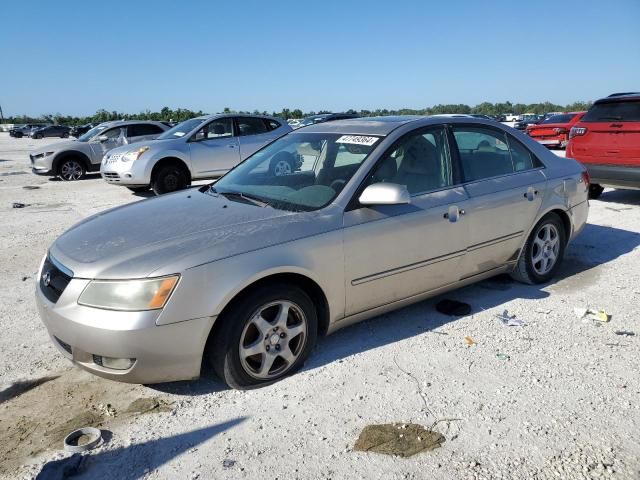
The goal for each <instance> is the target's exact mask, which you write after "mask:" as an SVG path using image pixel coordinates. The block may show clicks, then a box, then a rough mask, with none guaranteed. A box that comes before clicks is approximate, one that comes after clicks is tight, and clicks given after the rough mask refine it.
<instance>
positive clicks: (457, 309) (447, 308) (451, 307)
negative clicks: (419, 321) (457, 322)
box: [436, 298, 471, 317]
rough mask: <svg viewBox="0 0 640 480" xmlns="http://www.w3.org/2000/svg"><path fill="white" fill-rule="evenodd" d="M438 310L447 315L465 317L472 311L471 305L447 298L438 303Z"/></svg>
mask: <svg viewBox="0 0 640 480" xmlns="http://www.w3.org/2000/svg"><path fill="white" fill-rule="evenodd" d="M436 310H437V311H439V312H440V313H443V314H445V315H450V316H456V317H463V316H465V315H469V314H470V313H471V305H469V304H468V303H464V302H459V301H457V300H451V299H449V298H445V299H444V300H440V301H439V302H438V303H436Z"/></svg>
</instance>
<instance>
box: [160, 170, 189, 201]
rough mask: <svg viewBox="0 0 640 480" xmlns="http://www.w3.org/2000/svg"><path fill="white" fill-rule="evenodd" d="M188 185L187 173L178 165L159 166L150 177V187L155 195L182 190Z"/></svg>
mask: <svg viewBox="0 0 640 480" xmlns="http://www.w3.org/2000/svg"><path fill="white" fill-rule="evenodd" d="M188 186H189V173H188V172H186V171H185V169H184V167H181V166H180V165H166V166H164V167H160V169H159V170H158V171H157V172H156V173H155V175H154V176H153V178H152V179H151V188H152V189H153V193H155V194H156V195H163V194H165V193H170V192H175V191H177V190H182V189H183V188H187V187H188Z"/></svg>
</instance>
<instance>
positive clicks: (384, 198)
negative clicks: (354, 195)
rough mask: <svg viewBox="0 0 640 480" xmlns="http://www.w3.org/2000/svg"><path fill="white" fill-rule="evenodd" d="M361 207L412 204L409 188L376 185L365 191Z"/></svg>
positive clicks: (361, 199) (385, 184)
mask: <svg viewBox="0 0 640 480" xmlns="http://www.w3.org/2000/svg"><path fill="white" fill-rule="evenodd" d="M358 201H359V202H360V205H402V204H408V203H411V196H410V195H409V191H408V190H407V187H406V186H404V185H398V184H397V183H374V184H373V185H369V186H368V187H367V188H365V189H364V191H363V192H362V194H361V195H360V198H359V199H358Z"/></svg>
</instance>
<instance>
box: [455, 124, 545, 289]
mask: <svg viewBox="0 0 640 480" xmlns="http://www.w3.org/2000/svg"><path fill="white" fill-rule="evenodd" d="M451 131H452V134H453V139H452V140H453V143H454V147H453V150H454V153H455V154H457V155H458V158H459V159H460V164H461V167H462V174H463V178H464V181H465V183H464V188H465V191H466V192H467V194H468V195H469V207H468V209H467V215H466V217H467V218H466V220H467V221H468V222H469V239H468V243H467V246H466V247H467V253H466V256H465V261H464V265H463V267H462V270H463V277H471V276H474V275H477V274H481V273H484V272H489V271H491V270H493V269H496V268H498V267H500V266H502V265H504V264H505V263H507V262H508V261H509V260H511V259H513V258H514V256H516V254H517V252H518V249H519V248H520V247H521V245H522V243H523V242H524V236H525V235H526V234H527V232H528V231H529V229H530V227H531V225H532V223H533V221H534V220H535V218H536V216H537V214H538V211H539V210H540V206H541V205H542V198H543V197H544V193H545V189H546V177H545V175H544V173H543V171H542V164H541V163H540V161H539V160H538V159H537V158H535V156H534V155H533V154H532V153H531V152H530V151H529V150H528V149H527V148H526V147H525V146H524V145H523V144H522V143H520V142H519V141H518V140H516V139H515V138H514V137H513V136H511V135H508V134H506V133H505V132H504V131H502V130H500V129H498V128H493V127H490V126H485V125H459V124H456V125H454V126H453V127H452V129H451Z"/></svg>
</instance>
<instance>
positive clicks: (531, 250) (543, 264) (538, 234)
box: [511, 213, 567, 285]
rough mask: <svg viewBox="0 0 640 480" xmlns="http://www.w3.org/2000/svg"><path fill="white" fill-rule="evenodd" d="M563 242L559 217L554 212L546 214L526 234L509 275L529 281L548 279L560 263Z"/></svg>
mask: <svg viewBox="0 0 640 480" xmlns="http://www.w3.org/2000/svg"><path fill="white" fill-rule="evenodd" d="M566 244H567V232H565V229H564V224H563V223H562V220H561V219H560V217H559V216H558V215H557V214H555V213H550V214H548V215H547V216H546V217H544V218H543V219H542V220H540V222H538V224H537V225H536V226H535V228H534V229H533V231H532V232H531V235H529V238H528V239H527V242H526V243H525V244H524V248H523V249H522V252H521V253H520V258H519V259H518V263H517V265H516V268H515V269H514V270H513V272H511V276H512V277H513V278H514V279H515V280H517V281H519V282H522V283H528V284H531V285H532V284H535V283H545V282H548V281H549V280H551V279H552V278H553V276H554V275H555V274H556V272H557V271H558V268H559V267H560V263H561V262H562V258H563V256H564V249H565V247H566Z"/></svg>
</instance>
